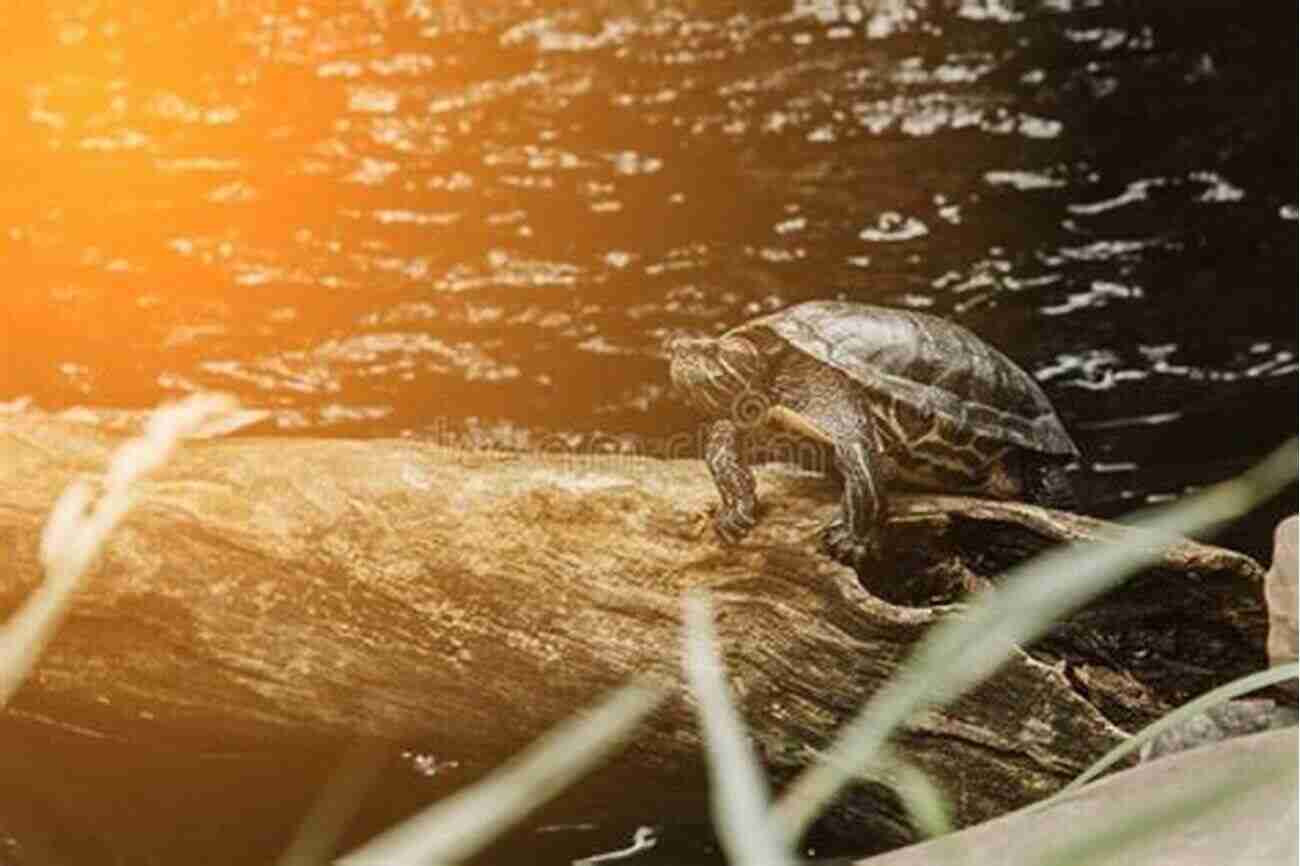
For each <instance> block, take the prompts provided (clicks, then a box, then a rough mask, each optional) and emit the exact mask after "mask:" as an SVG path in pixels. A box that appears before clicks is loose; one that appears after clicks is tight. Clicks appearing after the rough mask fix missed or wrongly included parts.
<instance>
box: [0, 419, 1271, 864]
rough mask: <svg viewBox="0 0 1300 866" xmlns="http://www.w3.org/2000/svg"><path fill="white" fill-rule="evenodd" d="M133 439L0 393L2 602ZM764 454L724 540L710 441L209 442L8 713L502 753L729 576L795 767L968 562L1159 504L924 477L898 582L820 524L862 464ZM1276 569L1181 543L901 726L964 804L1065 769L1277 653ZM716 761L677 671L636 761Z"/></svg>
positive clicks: (915, 752) (889, 835) (641, 662)
mask: <svg viewBox="0 0 1300 866" xmlns="http://www.w3.org/2000/svg"><path fill="white" fill-rule="evenodd" d="M119 441H120V440H119V439H118V438H117V437H114V436H110V435H108V434H104V433H101V432H96V431H95V430H93V429H91V428H87V427H83V426H79V425H76V424H68V423H62V422H58V421H54V420H50V419H41V418H37V417H34V416H30V415H11V416H8V417H0V550H3V551H5V554H4V556H5V557H6V558H5V559H4V560H3V563H4V565H3V568H0V615H4V614H5V613H7V612H8V611H10V610H12V609H14V608H15V607H16V606H17V605H18V604H20V603H21V601H22V600H23V598H24V597H25V595H26V594H27V593H28V592H29V591H30V590H31V588H32V587H33V586H35V585H36V583H37V581H38V580H39V576H40V573H39V567H38V562H37V545H38V538H39V534H40V527H41V525H42V523H43V521H44V519H45V516H46V514H47V512H48V510H49V508H50V506H51V504H52V503H53V502H54V501H55V499H56V497H57V496H58V494H59V492H60V490H61V489H62V488H63V487H64V486H65V485H66V484H67V483H68V482H69V481H70V480H71V479H72V478H73V477H75V476H76V475H78V474H91V475H94V474H97V473H100V472H102V471H103V469H104V467H105V465H106V458H107V456H108V455H109V454H110V453H111V450H112V449H113V448H114V447H115V446H116V444H117V443H118V442H119ZM758 478H759V493H760V497H761V500H762V502H763V511H762V514H761V518H760V524H759V527H758V528H757V529H756V530H755V531H754V532H753V534H752V535H751V536H750V537H749V538H748V539H747V540H746V541H745V542H744V543H743V544H742V545H741V546H739V547H738V548H735V549H726V548H723V547H720V546H719V544H718V543H717V542H716V540H715V539H714V536H713V533H712V530H711V527H710V524H709V515H710V512H711V510H712V509H713V508H714V507H715V503H716V500H717V497H716V493H715V491H714V488H713V485H712V483H711V481H710V479H709V477H708V473H707V471H706V470H705V468H704V466H703V464H702V463H700V462H698V461H689V460H679V461H659V460H653V459H641V458H623V457H616V456H612V457H590V458H578V457H573V456H565V455H550V456H535V455H509V454H487V453H476V452H466V451H452V450H447V449H442V448H438V447H434V446H431V445H427V444H422V443H419V442H414V441H406V440H390V441H365V442H355V441H332V440H311V439H256V438H251V439H229V440H219V441H208V442H196V443H191V444H190V445H188V446H186V447H185V448H183V449H182V450H181V451H180V453H178V455H177V456H176V457H175V459H174V460H173V461H172V462H171V463H170V464H169V465H168V466H167V467H166V468H165V469H164V470H163V471H162V472H161V473H160V474H159V475H157V476H156V477H155V478H154V479H152V480H151V481H149V482H147V483H145V484H144V485H143V486H142V489H141V496H140V499H139V503H138V505H137V507H136V508H135V510H134V511H133V512H132V514H131V515H130V516H129V517H128V519H127V520H126V522H125V524H124V525H123V526H122V527H121V528H120V529H119V530H118V532H117V533H116V534H115V535H114V537H113V538H112V539H111V541H110V543H109V545H108V548H107V551H106V553H105V554H104V555H103V556H102V557H101V560H100V562H99V563H98V565H97V566H96V567H95V569H94V571H93V573H92V574H91V576H90V578H89V580H88V581H87V583H86V585H85V586H84V588H83V589H82V590H81V592H80V594H79V596H78V597H77V600H76V602H75V605H74V608H73V610H72V612H71V615H70V617H69V618H68V620H67V621H66V622H65V624H64V626H63V628H62V630H61V631H60V633H59V635H58V637H57V639H56V640H55V641H54V643H53V644H52V645H51V647H50V648H49V650H48V652H47V654H46V655H45V656H44V658H43V659H42V662H41V664H40V666H39V668H38V670H37V671H36V673H35V675H34V676H33V677H32V678H31V679H30V680H29V681H28V683H27V684H26V685H25V686H24V687H23V688H22V690H20V692H19V693H18V694H17V695H16V696H15V698H14V700H13V702H12V703H11V704H10V706H9V708H8V710H7V711H6V713H5V715H6V716H7V717H8V719H9V720H10V721H12V722H14V723H21V724H23V725H26V726H32V725H35V726H37V727H41V726H45V727H54V728H59V729H62V730H64V731H72V732H82V733H84V734H85V735H86V736H95V737H103V738H106V740H107V741H109V742H111V743H113V744H115V746H114V747H123V744H125V746H129V745H130V744H132V743H136V744H141V745H142V746H151V745H157V744H186V745H187V746H192V747H193V748H195V749H196V750H203V749H235V748H238V746H239V744H241V743H249V744H258V745H260V746H262V747H265V746H267V745H268V744H270V745H272V746H273V745H274V744H275V743H277V742H284V743H289V742H301V741H302V740H303V738H310V737H320V738H321V739H322V740H331V739H333V740H334V741H337V740H340V739H344V738H350V737H355V736H374V737H380V738H385V739H388V740H392V741H394V742H400V743H436V744H437V750H438V752H439V753H440V754H442V755H452V756H456V755H474V756H476V757H477V758H478V760H479V761H480V762H481V764H482V765H484V766H486V765H490V763H491V762H494V761H498V760H500V759H502V758H504V757H505V756H506V755H508V754H509V753H511V752H512V751H513V750H515V749H518V748H519V747H521V746H522V745H523V744H525V743H526V742H528V741H529V740H531V739H532V738H534V737H536V736H537V735H539V734H540V733H542V732H543V731H545V730H546V729H547V728H548V727H550V726H551V725H553V724H554V723H555V722H557V721H559V720H560V719H563V718H565V717H567V716H569V715H570V714H571V713H572V712H573V711H574V710H575V708H577V707H579V706H583V705H586V704H588V703H590V702H591V701H593V700H594V699H596V698H597V697H598V696H599V695H601V694H602V693H603V692H605V691H606V690H608V689H610V688H612V687H614V686H615V685H617V684H619V683H621V682H623V681H625V680H626V679H627V678H629V677H630V676H632V675H634V674H641V673H648V674H649V675H651V677H653V678H658V679H659V680H661V681H664V682H677V680H678V678H679V673H678V668H679V650H678V639H679V633H678V632H679V611H680V600H681V597H682V594H683V593H684V592H685V591H686V590H687V589H689V588H691V587H704V588H707V589H708V590H710V591H711V593H712V596H713V599H714V604H715V611H716V615H717V619H718V631H719V636H720V644H721V650H722V652H723V654H724V656H725V659H726V662H727V665H728V674H729V677H730V683H731V686H732V688H733V690H734V693H735V695H736V696H737V701H738V703H739V706H740V709H741V712H742V714H743V716H744V718H745V720H746V721H747V723H748V724H749V725H750V727H751V729H752V731H753V735H754V739H755V742H756V745H757V746H758V748H759V751H760V752H761V754H762V757H763V759H764V761H765V762H766V764H767V766H768V769H769V772H770V773H771V775H772V778H773V780H774V782H776V783H777V784H778V785H779V784H780V783H781V782H782V781H784V780H786V779H788V778H790V777H791V776H792V775H793V774H794V773H795V772H797V771H798V770H799V769H800V768H801V767H803V766H805V765H807V764H808V762H809V761H810V760H813V759H814V758H815V754H816V752H815V750H817V749H819V748H821V747H823V746H824V745H825V744H826V743H827V742H828V741H829V739H830V738H831V737H832V736H833V735H834V733H835V731H836V729H837V728H838V727H839V726H840V725H841V724H842V723H843V722H844V721H845V720H846V719H847V718H849V717H850V716H851V715H852V714H853V713H854V711H855V710H856V709H857V708H858V707H859V706H861V704H862V703H863V702H864V701H866V700H867V699H868V698H869V697H870V696H871V695H872V694H873V693H874V692H875V691H876V690H877V689H878V688H879V687H880V685H881V684H882V683H883V682H885V681H886V680H888V679H889V678H890V677H891V675H892V674H893V673H894V671H895V670H896V668H897V666H898V665H899V663H900V662H901V661H902V660H903V659H904V658H905V657H906V655H907V653H908V652H909V649H910V648H911V647H912V645H913V644H914V643H915V642H916V640H917V639H918V638H919V637H920V636H921V635H922V634H923V633H924V632H925V630H926V629H927V628H929V627H930V626H931V625H932V624H934V623H935V622H937V621H939V620H941V619H943V618H944V617H946V616H950V615H953V614H954V613H957V612H959V611H960V606H959V605H958V604H956V603H957V602H959V601H960V597H961V594H962V593H963V592H965V591H967V590H968V589H971V588H978V587H979V586H981V585H983V584H984V583H985V582H987V581H988V580H989V579H991V578H992V577H993V576H995V575H996V574H997V573H998V572H999V571H1000V570H1001V569H1002V568H1004V567H1005V566H1006V565H1008V564H1009V563H1010V562H1013V561H1015V560H1017V559H1019V558H1021V557H1023V556H1025V555H1028V554H1029V553H1031V552H1033V551H1035V550H1038V549H1041V548H1044V547H1046V546H1049V545H1051V544H1054V543H1059V542H1061V541H1069V540H1084V539H1090V538H1097V537H1113V536H1121V535H1124V534H1126V533H1128V532H1130V531H1131V530H1127V529H1123V528H1121V527H1118V526H1116V525H1114V524H1107V523H1103V522H1100V521H1097V520H1092V519H1089V518H1086V517H1080V516H1073V515H1068V514H1061V513H1053V512H1049V511H1044V510H1041V509H1038V508H1033V507H1030V506H1026V505H1017V504H1006V503H1003V504H999V503H993V502H982V501H977V500H972V499H964V498H958V497H918V498H900V499H898V500H897V501H896V503H895V509H894V512H893V516H892V517H891V520H892V522H893V525H894V530H895V533H896V537H897V539H898V540H899V545H898V547H899V550H900V554H899V558H898V565H897V572H898V573H891V574H888V575H884V574H877V575H872V576H870V579H869V580H866V582H865V583H866V585H867V586H870V587H872V588H873V589H874V591H875V593H876V594H872V593H870V592H868V591H867V590H866V589H864V584H863V583H861V582H860V581H859V579H858V578H857V577H856V576H855V575H854V574H853V572H852V571H850V570H848V569H846V568H843V567H841V566H839V565H837V564H835V563H833V562H830V561H828V560H827V559H826V558H825V557H824V556H822V555H821V554H820V552H819V551H818V549H817V544H816V532H817V528H818V527H819V526H820V525H821V524H822V523H823V522H824V521H825V520H827V519H828V518H830V517H831V516H832V515H833V514H834V512H835V509H836V508H837V507H838V492H837V488H836V486H835V485H834V484H833V483H828V481H827V480H825V479H822V478H820V477H814V476H809V475H807V474H801V473H798V472H795V471H792V470H788V469H783V468H781V467H776V466H768V467H763V468H761V469H760V471H759V473H758ZM1261 576H1262V570H1261V569H1260V568H1259V567H1258V565H1256V564H1255V563H1254V562H1253V561H1252V560H1250V559H1248V558H1246V557H1244V556H1241V555H1238V554H1235V553H1232V552H1229V551H1226V550H1222V549H1218V548H1213V547H1209V546H1204V545H1200V544H1195V543H1191V542H1188V543H1185V544H1180V545H1177V546H1175V547H1173V548H1172V549H1169V550H1167V551H1166V552H1165V553H1164V554H1163V559H1162V561H1161V564H1160V565H1159V566H1158V567H1156V568H1154V569H1152V570H1149V571H1148V572H1146V573H1144V574H1143V575H1141V576H1139V577H1137V578H1135V579H1134V580H1133V581H1131V582H1129V583H1128V584H1127V585H1126V586H1125V587H1123V588H1122V589H1120V590H1118V591H1116V592H1114V593H1112V594H1111V595H1110V596H1108V597H1107V598H1105V599H1103V600H1102V601H1100V602H1099V603H1097V604H1095V605H1093V606H1092V607H1090V608H1089V609H1087V610H1085V611H1082V612H1081V613H1080V614H1078V615H1077V616H1075V617H1074V618H1073V619H1072V620H1071V621H1070V622H1068V623H1065V624H1062V626H1061V628H1060V629H1059V630H1058V631H1057V633H1055V634H1054V635H1053V636H1052V637H1051V638H1050V639H1049V640H1046V641H1044V642H1042V643H1041V644H1040V645H1038V646H1036V647H1033V648H1030V649H1029V650H1028V651H1026V652H1024V653H1021V654H1020V655H1018V656H1017V657H1016V658H1015V659H1014V660H1013V661H1012V662H1011V663H1009V664H1008V665H1006V666H1005V668H1004V669H1003V670H1002V671H1001V672H1000V673H999V674H998V675H997V676H996V677H995V678H993V679H992V680H991V681H989V682H987V683H985V684H984V685H983V686H981V687H980V688H979V689H978V690H976V691H975V692H974V693H972V694H970V695H968V696H967V697H965V698H963V699H961V700H959V701H957V702H956V703H955V704H953V705H952V706H950V707H947V708H945V709H941V710H935V711H932V712H928V713H926V714H924V715H923V716H921V717H919V718H917V719H915V720H913V722H912V723H911V724H910V725H909V726H908V727H907V728H906V729H905V730H904V731H903V732H902V735H901V736H900V737H899V740H898V745H899V748H900V750H901V751H902V752H903V753H904V754H905V755H906V756H907V757H908V758H909V759H910V760H912V761H913V762H915V763H916V764H917V765H919V766H920V767H922V768H923V769H925V770H927V771H928V772H930V773H931V774H932V775H933V777H934V778H935V779H936V780H937V781H938V783H939V784H940V785H941V786H942V787H943V788H944V789H945V790H946V791H947V793H948V794H949V795H950V796H951V798H952V802H953V803H954V805H955V808H956V812H957V814H956V818H957V820H958V822H959V823H960V824H963V825H965V824H971V823H975V822H978V821H983V820H986V819H989V818H992V817H994V816H997V815H1000V814H1002V813H1005V812H1006V811H1007V810H1008V809H1011V808H1014V807H1017V806H1020V805H1023V804H1025V803H1028V802H1031V801H1034V800H1037V799H1040V798H1042V797H1043V796H1045V795H1047V794H1050V793H1051V792H1053V791H1055V790H1057V789H1058V788H1059V787H1060V786H1061V785H1062V784H1063V783H1064V782H1065V781H1067V780H1068V779H1070V778H1071V777H1072V776H1073V775H1074V774H1076V773H1077V772H1078V771H1080V770H1082V769H1083V768H1084V767H1086V766H1087V765H1088V764H1089V763H1090V762H1091V761H1092V760H1094V759H1095V758H1097V757H1099V756H1100V755H1101V754H1102V753H1104V752H1105V751H1106V750H1107V749H1108V748H1109V747H1111V746H1113V745H1114V744H1115V743H1116V742H1118V741H1119V740H1120V739H1122V737H1123V733H1124V729H1131V728H1132V727H1133V726H1135V725H1137V724H1140V723H1142V722H1144V721H1147V720H1149V719H1151V718H1154V717H1155V716H1157V715H1159V714H1161V713H1163V712H1164V711H1165V710H1167V709H1168V708H1169V707H1170V706H1173V705H1176V704H1177V703H1180V702H1182V701H1183V700H1185V699H1186V698H1187V697H1188V696H1190V695H1192V694H1194V693H1197V692H1200V691H1204V690H1206V689H1208V688H1210V687H1212V686H1213V685H1215V684H1218V683H1220V682H1223V681H1226V680H1227V679H1230V678H1232V677H1235V676H1238V675H1240V674H1242V673H1245V672H1248V671H1251V670H1256V669H1259V668H1261V667H1263V666H1264V664H1265V662H1264V653H1263V646H1264V632H1265V628H1266V625H1265V616H1264V613H1263V611H1262V606H1261V604H1262V603H1261V600H1260V598H1259V596H1260V579H1261ZM1062 579H1068V575H1063V576H1062ZM700 762H701V751H700V739H699V735H698V732H697V730H696V726H695V721H694V718H693V710H692V706H691V703H690V699H689V697H687V696H685V695H684V694H683V693H682V692H681V691H680V690H677V691H674V692H673V696H672V697H671V698H670V699H669V700H668V701H667V702H666V704H665V705H664V706H663V707H662V708H661V709H660V710H659V711H657V713H656V714H655V715H654V717H653V718H652V719H651V720H650V722H649V723H648V724H647V725H646V727H645V728H644V730H643V732H642V733H641V735H640V736H639V738H638V739H637V741H636V743H635V744H634V745H633V746H632V747H631V748H630V749H629V750H628V751H627V753H626V754H625V755H623V756H622V757H621V758H620V759H619V761H618V763H617V766H616V767H615V768H614V771H615V772H622V771H626V772H627V773H628V774H630V775H628V776H626V777H625V778H634V779H636V780H637V781H636V784H637V786H638V789H648V788H653V789H654V790H656V791H657V792H658V793H657V794H656V798H655V799H656V802H662V801H663V800H664V799H665V798H666V797H667V796H668V794H667V792H669V791H684V792H686V793H685V794H683V796H684V797H685V798H686V800H687V801H691V802H694V804H695V806H696V807H697V808H698V807H700V806H702V800H700V799H699V798H700V790H701V789H700V787H699V784H698V781H699V772H700V769H699V768H700V766H701V763H700ZM692 798H694V799H693V801H692ZM636 799H638V802H637V803H635V804H633V805H634V806H635V808H636V809H637V811H638V812H640V813H641V814H644V812H645V809H646V805H645V803H643V802H640V801H639V798H636ZM823 829H825V830H829V831H833V832H837V833H838V832H841V831H842V832H844V833H846V834H848V835H850V836H851V837H852V838H854V839H857V840H859V842H860V844H861V846H862V848H864V849H866V848H878V849H884V848H887V847H892V846H895V845H898V844H901V843H904V842H906V841H909V840H910V839H911V838H912V832H911V829H910V828H909V827H908V825H907V822H906V820H905V819H904V817H903V815H902V812H901V810H900V809H899V808H898V805H897V803H896V802H895V801H894V799H893V798H892V795H890V794H888V792H887V791H886V790H885V789H884V788H883V787H881V786H877V785H874V784H871V783H863V784H861V785H859V786H858V787H857V788H855V789H854V790H852V791H851V792H849V793H848V794H847V795H846V796H845V797H844V798H843V799H842V801H841V803H840V804H839V805H838V806H837V808H836V809H835V810H834V811H833V812H832V813H830V818H829V820H828V821H827V822H826V823H825V824H824V825H823Z"/></svg>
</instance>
